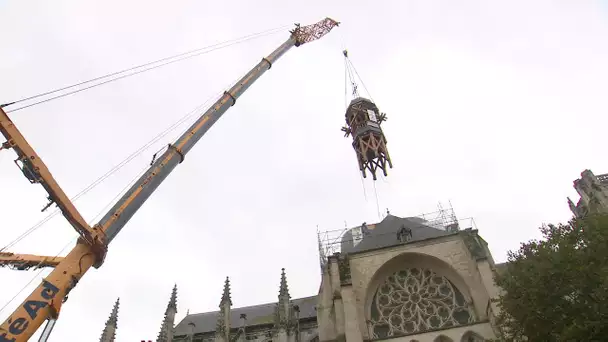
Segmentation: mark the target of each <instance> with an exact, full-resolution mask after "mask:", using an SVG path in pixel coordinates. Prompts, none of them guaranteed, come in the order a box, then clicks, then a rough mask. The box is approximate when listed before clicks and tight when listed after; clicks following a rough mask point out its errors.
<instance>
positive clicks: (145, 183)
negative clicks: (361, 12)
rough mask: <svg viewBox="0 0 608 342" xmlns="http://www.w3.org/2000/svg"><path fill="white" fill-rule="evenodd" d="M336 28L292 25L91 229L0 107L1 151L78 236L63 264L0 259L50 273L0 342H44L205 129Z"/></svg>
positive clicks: (327, 23)
mask: <svg viewBox="0 0 608 342" xmlns="http://www.w3.org/2000/svg"><path fill="white" fill-rule="evenodd" d="M338 25H339V23H338V22H337V21H335V20H333V19H330V18H325V19H323V20H321V21H319V22H317V23H316V24H312V25H308V26H300V25H299V24H295V28H294V29H293V30H291V31H289V32H290V36H289V39H287V41H285V42H284V43H283V44H281V45H280V46H279V47H278V48H277V49H276V50H274V51H273V52H272V53H271V54H270V55H268V57H265V58H263V59H262V60H261V61H260V62H259V63H258V64H257V65H256V66H255V67H254V68H253V69H251V71H249V72H248V73H247V74H246V75H245V76H244V77H243V78H241V79H240V80H239V81H238V82H237V83H236V84H235V85H234V86H233V87H232V88H230V89H229V90H228V91H225V92H224V94H223V95H222V96H221V97H220V98H219V99H218V100H217V101H216V102H215V103H214V104H213V105H212V106H211V107H210V108H209V109H208V110H207V111H206V112H205V113H204V114H203V115H201V116H200V117H199V118H198V119H197V120H196V121H195V122H194V123H193V124H192V126H190V128H189V129H188V130H187V131H186V132H185V133H184V134H183V135H182V136H180V137H179V138H178V139H177V140H176V141H175V143H173V144H169V145H168V148H167V150H166V151H165V152H164V153H163V155H162V156H161V157H160V158H157V159H156V161H155V162H154V163H152V164H151V166H150V168H149V169H148V170H147V171H146V172H145V173H144V174H143V176H141V177H140V178H139V179H138V180H137V182H136V183H135V184H134V185H133V186H132V187H131V188H130V189H129V190H128V191H127V192H126V193H125V194H124V195H123V196H122V198H120V199H119V200H118V202H117V203H116V204H115V205H114V206H113V207H112V208H111V209H110V210H109V211H108V213H107V214H106V215H105V216H103V218H102V219H101V220H100V221H99V222H98V223H97V224H95V225H94V226H92V227H90V226H89V225H88V224H87V222H86V221H85V219H84V218H83V217H82V215H81V214H80V213H79V212H78V210H77V209H76V207H75V206H74V205H73V204H72V202H71V201H70V200H69V198H68V197H67V195H66V194H65V193H64V192H63V190H62V189H61V187H60V186H59V184H57V182H56V181H55V179H54V178H53V176H52V175H51V173H50V171H49V170H48V168H47V167H46V165H45V164H44V162H43V161H42V159H41V158H40V156H38V155H37V154H36V152H35V151H34V149H33V148H32V147H31V146H30V145H29V143H28V142H27V140H26V139H25V138H24V137H23V135H22V134H21V133H20V132H19V130H18V129H17V127H15V125H14V123H13V122H12V121H11V120H10V118H9V117H8V115H7V114H6V112H5V111H4V110H3V109H2V108H1V107H0V132H1V133H2V134H3V135H4V137H5V138H6V140H7V141H6V142H4V143H3V144H2V145H1V147H0V150H3V149H13V151H15V153H16V154H17V159H16V160H15V163H16V164H17V165H18V166H19V167H20V169H21V171H22V172H23V174H24V175H25V176H26V178H28V180H29V181H30V182H31V183H39V184H41V185H42V187H44V189H45V190H46V192H47V193H48V194H49V197H48V199H49V206H50V205H52V204H56V205H57V207H59V209H60V210H61V213H62V214H63V216H64V217H65V218H66V219H67V220H68V222H69V223H70V224H71V225H72V226H73V227H74V229H75V230H76V231H77V232H78V234H79V238H78V241H77V243H76V246H74V248H73V249H72V250H71V251H70V252H69V253H68V254H67V255H66V256H65V257H62V258H61V257H54V258H53V257H40V256H33V255H19V254H13V253H0V266H3V265H4V266H8V265H12V266H13V267H14V268H16V269H27V268H31V267H54V269H53V271H52V272H51V273H50V274H49V275H48V276H47V277H46V278H45V279H43V280H42V283H41V284H40V285H39V286H38V287H37V288H36V289H35V290H34V291H33V292H32V294H31V295H29V297H28V298H27V299H26V300H25V301H24V302H23V303H22V304H21V305H20V306H19V307H18V308H17V309H16V310H15V311H14V312H13V314H12V315H11V316H10V317H8V318H7V319H6V321H4V323H2V325H1V326H0V342H22V341H27V340H29V338H30V337H32V335H33V334H34V333H35V332H36V331H37V330H38V328H39V327H40V326H41V325H42V323H44V322H45V321H48V322H47V325H46V327H45V329H44V332H43V337H44V339H46V337H48V335H49V334H50V332H51V330H52V328H53V326H54V325H55V322H56V320H57V318H58V316H59V312H60V311H61V306H62V304H63V303H64V302H65V300H66V299H67V296H68V294H69V292H70V291H71V290H72V289H73V288H74V287H75V286H76V284H77V283H78V281H79V280H80V279H81V278H82V277H83V276H84V274H85V273H86V272H87V271H88V270H89V269H90V268H91V267H95V268H99V267H100V266H101V265H102V264H103V262H104V258H105V256H106V253H107V250H108V244H109V243H110V242H112V240H113V239H114V238H115V237H116V235H118V233H120V231H121V229H122V228H123V227H124V226H125V224H126V223H127V222H128V221H129V219H130V218H131V217H132V216H133V215H134V214H135V213H136V212H137V210H138V209H139V208H141V206H142V205H143V204H144V202H145V201H146V200H147V199H148V197H150V195H152V193H153V192H154V190H156V188H158V186H159V185H160V184H161V183H162V182H163V180H164V179H165V178H166V177H167V176H168V175H169V173H171V171H172V170H173V169H174V168H175V167H176V166H177V165H178V164H180V163H181V162H183V161H184V158H185V156H186V154H187V153H188V152H189V151H190V150H191V149H192V147H194V145H195V144H196V143H197V142H198V141H199V140H200V139H201V138H202V136H203V135H204V134H205V133H206V132H207V131H208V130H209V128H211V126H213V124H214V123H215V122H216V121H217V120H218V119H219V118H220V117H221V116H222V115H223V114H224V113H225V112H226V111H227V110H228V108H230V107H231V106H233V105H234V104H235V103H236V100H237V99H238V98H239V97H240V96H241V95H242V94H243V93H244V92H245V90H247V88H249V87H250V86H251V85H252V84H253V83H254V82H255V81H256V80H257V79H258V78H259V77H260V76H262V74H264V72H266V71H267V70H268V69H270V68H271V67H272V65H273V63H274V62H276V61H277V60H278V59H279V58H280V57H281V56H282V55H283V54H285V53H286V52H287V51H288V50H289V49H290V48H292V47H293V46H296V47H298V46H301V45H303V44H306V43H309V42H312V41H314V40H317V39H319V38H321V37H323V36H324V35H326V34H327V33H329V32H330V31H331V30H332V29H333V28H334V27H335V26H338ZM0 283H1V282H0Z"/></svg>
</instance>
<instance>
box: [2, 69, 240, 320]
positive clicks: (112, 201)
mask: <svg viewBox="0 0 608 342" xmlns="http://www.w3.org/2000/svg"><path fill="white" fill-rule="evenodd" d="M237 80H238V79H235V80H234V81H232V82H231V83H230V85H232V84H234V83H236V81H237ZM222 93H223V92H218V93H216V94H215V95H214V96H212V97H210V98H208V99H207V100H206V101H205V102H203V103H202V104H200V105H198V106H197V107H196V108H195V109H193V110H192V111H190V112H189V113H188V114H186V115H184V116H183V117H182V118H181V119H180V120H178V121H177V123H174V124H173V125H171V126H170V127H169V128H168V129H166V130H165V131H163V132H162V133H160V134H158V135H157V137H155V139H156V141H158V139H160V138H162V137H164V136H165V135H167V134H168V133H169V132H170V131H172V130H173V129H175V127H177V126H179V123H183V122H184V121H186V120H187V119H188V118H190V117H192V116H193V115H194V114H196V113H197V112H198V111H199V110H200V108H201V107H203V106H205V105H206V104H207V103H209V102H210V101H211V100H213V99H214V98H216V97H218V96H220V95H221V94H222ZM159 137H160V138H159ZM157 138H158V139H157ZM153 140H154V139H153ZM144 146H145V145H144ZM148 147H149V146H148ZM139 150H141V148H140V149H139ZM139 150H138V151H139ZM136 152H137V151H136ZM141 152H143V150H142V151H141ZM141 152H139V154H141ZM139 154H138V155H139ZM129 157H130V156H129ZM129 157H127V159H128V158H129ZM127 159H125V160H127ZM132 159H133V158H131V159H130V160H132ZM130 160H129V161H130ZM123 166H124V165H123ZM120 168H121V167H119V168H118V169H120ZM118 169H116V167H115V168H112V170H114V171H113V172H116V171H118ZM147 169H148V166H146V167H145V168H144V169H143V170H142V171H140V172H139V173H137V174H136V175H135V177H134V178H133V179H132V180H131V181H130V182H129V183H127V185H125V187H124V188H123V189H122V190H121V191H119V192H118V194H117V195H116V196H115V197H114V198H113V199H112V200H111V201H109V202H108V204H106V206H105V207H103V208H102V209H101V210H100V211H99V212H98V213H97V215H95V217H94V218H93V219H92V221H96V220H97V219H98V218H100V217H101V215H103V214H104V213H105V212H106V211H107V209H108V208H109V207H110V206H111V205H112V204H114V202H116V200H118V198H119V197H120V196H122V195H123V194H124V193H125V192H126V191H127V190H128V189H129V187H131V186H132V185H133V184H134V183H135V182H136V181H137V180H138V179H139V178H140V177H141V176H142V175H143V174H144V173H145V172H146V170H147ZM112 170H110V171H112ZM110 171H109V172H108V173H110ZM113 172H112V173H113ZM108 173H106V175H107V174H108ZM104 176H105V175H104ZM102 177H103V176H102ZM100 178H101V177H100ZM106 178H107V177H106ZM98 184H99V183H98ZM93 187H95V186H92V187H91V186H89V187H87V188H86V189H89V190H90V189H92V188H93ZM87 191H88V190H87ZM81 193H82V194H84V193H86V191H84V192H82V191H81ZM58 213H59V210H56V211H55V212H53V213H52V214H51V215H49V216H47V218H48V219H47V218H45V220H46V221H44V220H43V221H44V222H43V221H41V222H39V223H38V224H37V225H35V226H34V227H35V228H34V227H33V228H34V229H32V228H30V230H29V232H28V233H27V234H25V236H27V235H29V234H30V233H32V232H33V231H34V230H36V229H37V228H40V226H42V224H44V223H45V222H47V221H48V220H50V218H52V217H53V216H55V215H57V214H58ZM25 236H23V237H21V239H19V241H20V240H22V239H23V238H25ZM77 239H78V238H73V239H71V240H70V242H68V243H67V244H66V245H65V246H63V248H62V249H61V250H60V251H59V252H58V253H57V254H56V255H55V257H58V256H59V255H60V254H61V253H63V252H64V251H65V250H66V249H67V248H68V247H69V246H70V245H71V244H72V243H74V242H76V240H77ZM19 241H17V242H19ZM17 242H15V243H17ZM15 243H13V244H12V245H14V244H15ZM12 245H11V246H12ZM6 248H9V247H4V248H2V249H0V252H1V251H3V250H5V249H6ZM41 264H42V262H40V263H38V265H37V266H40V265H41ZM44 271H45V269H41V270H40V271H38V272H37V273H36V274H35V275H34V276H33V277H32V279H30V281H28V282H27V283H26V284H25V285H24V286H23V287H22V288H21V289H20V290H19V291H18V292H17V293H16V294H15V295H14V296H13V297H12V298H11V299H9V300H8V302H6V304H4V305H3V306H2V307H0V313H2V311H4V309H6V307H7V306H9V305H10V304H11V303H12V302H13V301H14V300H15V299H16V298H17V297H18V296H19V295H20V294H21V293H22V292H23V291H25V289H26V288H27V287H28V286H29V285H30V284H31V283H32V282H34V280H36V279H37V278H38V277H39V276H40V274H42V272H44Z"/></svg>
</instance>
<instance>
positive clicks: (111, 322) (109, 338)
mask: <svg viewBox="0 0 608 342" xmlns="http://www.w3.org/2000/svg"><path fill="white" fill-rule="evenodd" d="M119 305H120V297H119V298H118V299H116V303H114V307H113V308H112V313H111V314H110V318H108V320H107V321H106V326H105V327H104V329H103V332H102V333H101V337H100V338H99V342H114V339H115V338H116V329H117V328H118V306H119Z"/></svg>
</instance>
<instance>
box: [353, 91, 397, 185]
mask: <svg viewBox="0 0 608 342" xmlns="http://www.w3.org/2000/svg"><path fill="white" fill-rule="evenodd" d="M345 119H346V126H345V127H343V128H342V131H343V132H344V133H345V136H346V137H348V136H349V135H351V136H352V138H353V149H354V150H355V153H356V154H357V160H358V162H359V170H360V171H361V173H362V174H363V177H364V178H367V172H366V171H369V172H370V173H371V174H372V178H373V179H374V180H376V179H377V173H378V170H381V171H382V173H383V174H384V176H387V170H388V168H387V165H388V167H390V168H392V167H393V163H392V162H391V157H390V155H389V153H388V149H387V147H386V137H385V136H384V133H383V132H382V128H381V127H380V126H381V124H382V122H384V121H386V114H384V113H380V111H379V110H378V107H377V106H376V104H375V103H373V102H372V101H370V100H368V99H366V98H363V97H357V98H355V99H354V100H352V101H351V103H350V105H349V106H348V108H347V109H346V114H345Z"/></svg>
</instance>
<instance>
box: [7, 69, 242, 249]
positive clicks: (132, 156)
mask: <svg viewBox="0 0 608 342" xmlns="http://www.w3.org/2000/svg"><path fill="white" fill-rule="evenodd" d="M235 82H236V80H234V81H232V82H231V83H230V85H232V84H234V83H235ZM222 93H223V91H220V92H218V93H216V94H214V95H213V96H211V97H209V98H208V99H207V100H206V101H205V102H203V103H202V104H200V105H198V106H197V107H196V108H194V109H193V110H191V111H190V112H188V113H187V114H186V115H184V116H182V117H181V118H180V119H179V120H177V121H176V122H174V123H173V124H172V125H171V126H169V127H168V128H166V129H165V130H164V131H162V132H160V133H158V134H157V135H156V136H155V137H154V138H152V139H151V140H150V141H148V142H147V143H145V144H144V145H143V146H141V147H140V148H138V149H137V150H136V151H135V152H133V153H131V154H130V155H129V156H127V157H126V158H125V159H123V160H122V161H121V162H120V163H118V164H117V165H115V166H114V167H112V168H111V169H110V170H108V171H107V172H106V173H105V174H103V175H102V176H100V177H99V178H97V179H96V180H95V181H93V183H91V184H90V185H88V186H87V187H85V188H84V189H82V190H81V191H80V192H79V193H78V194H76V195H75V196H74V197H72V198H71V199H70V201H72V202H75V201H77V200H78V199H80V198H81V197H82V196H84V195H85V194H86V193H88V192H89V191H91V190H92V189H94V188H95V187H97V186H98V185H99V184H101V183H102V182H103V181H105V180H106V179H107V178H109V177H110V176H111V175H113V174H114V173H116V172H117V171H119V170H120V169H121V168H123V167H124V166H125V165H126V164H128V163H129V162H131V161H132V160H133V159H135V158H136V157H137V156H139V155H141V154H142V153H143V152H144V151H146V150H147V149H149V148H150V147H151V146H152V145H153V144H154V143H156V142H157V141H159V140H160V139H162V138H164V137H165V136H167V135H168V134H169V133H170V132H171V131H173V130H175V129H176V128H177V127H179V126H180V125H181V124H183V123H184V122H186V121H187V120H188V119H190V118H191V117H192V116H194V115H195V114H197V113H198V112H199V111H200V110H201V108H203V107H204V106H205V105H207V104H208V103H209V102H210V101H212V100H213V99H215V98H217V97H218V96H220V95H221V94H222ZM60 212H61V211H60V210H59V209H57V210H55V211H53V212H52V213H50V214H49V215H47V216H46V217H45V218H43V219H42V220H40V221H39V222H38V223H36V224H35V225H33V226H32V227H30V228H29V229H28V230H26V231H25V232H24V233H22V234H21V235H19V236H18V237H17V238H15V239H14V240H13V241H11V242H10V243H8V244H7V245H6V246H4V247H2V248H0V252H3V251H5V250H7V249H9V248H11V247H13V246H14V245H15V244H17V243H19V242H20V241H21V240H23V239H24V238H26V237H27V236H28V235H30V234H31V233H33V232H34V231H36V230H37V229H39V228H40V227H42V226H43V225H44V224H45V223H47V222H48V221H50V220H51V219H52V218H53V217H55V216H57V214H59V213H60Z"/></svg>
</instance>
